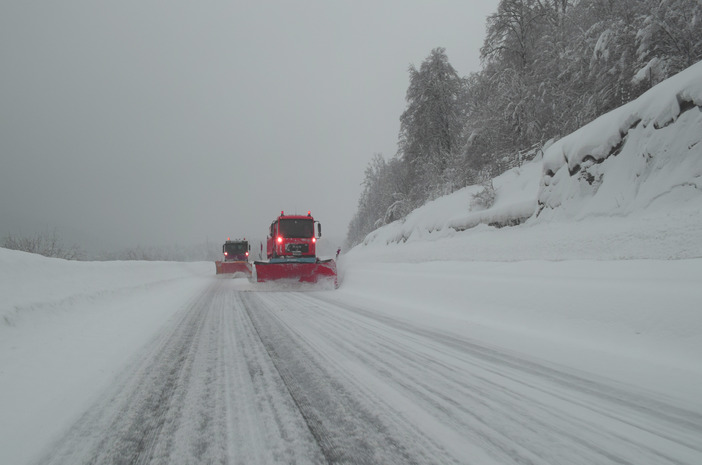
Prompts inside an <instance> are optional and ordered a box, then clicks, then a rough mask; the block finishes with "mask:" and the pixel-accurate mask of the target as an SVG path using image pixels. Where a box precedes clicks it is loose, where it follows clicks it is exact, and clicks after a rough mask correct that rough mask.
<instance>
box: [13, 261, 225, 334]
mask: <svg viewBox="0 0 702 465" xmlns="http://www.w3.org/2000/svg"><path fill="white" fill-rule="evenodd" d="M212 270H214V265H213V264H212V263H179V262H139V261H110V262H79V261H69V260H62V259H56V258H47V257H42V256H40V255H36V254H30V253H25V252H18V251H16V250H8V249H4V248H0V295H1V296H2V299H0V326H2V325H14V324H16V323H17V320H18V319H19V318H22V317H24V318H26V317H28V316H29V315H30V314H31V313H32V312H39V311H49V312H51V311H55V310H57V309H60V308H61V307H62V306H63V304H65V303H70V302H75V301H78V300H81V299H82V300H89V299H94V298H98V297H101V296H102V297H105V296H106V295H107V294H119V293H120V292H122V291H123V292H131V291H132V290H133V289H134V288H135V287H142V288H143V287H145V286H150V285H156V284H157V283H163V282H168V281H172V280H177V279H182V278H186V277H192V276H194V275H198V274H204V273H206V272H208V271H212Z"/></svg>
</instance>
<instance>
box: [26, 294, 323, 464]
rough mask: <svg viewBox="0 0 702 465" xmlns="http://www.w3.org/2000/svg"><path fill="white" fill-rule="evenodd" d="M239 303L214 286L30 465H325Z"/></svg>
mask: <svg viewBox="0 0 702 465" xmlns="http://www.w3.org/2000/svg"><path fill="white" fill-rule="evenodd" d="M238 296H239V293H238V291H237V290H236V288H235V286H234V284H233V281H232V280H213V284H212V285H211V286H210V288H208V289H207V290H206V292H204V293H203V294H202V295H200V296H199V297H198V298H197V299H194V300H193V301H192V302H191V303H190V305H188V306H187V308H185V309H184V310H183V311H181V312H180V313H179V314H177V316H176V317H175V318H174V319H173V320H172V321H171V322H170V323H169V324H168V325H167V327H165V328H164V330H163V331H162V332H161V333H160V334H159V335H158V336H157V337H156V338H155V339H154V340H152V342H151V343H150V344H148V346H147V347H145V348H144V350H143V351H141V352H140V353H139V356H138V357H136V359H135V360H134V361H133V363H132V364H131V365H130V366H129V367H128V368H127V369H126V370H125V371H124V372H123V373H121V374H120V375H119V376H118V377H117V378H116V380H115V381H116V382H115V385H114V386H113V387H112V388H111V389H110V390H109V392H107V393H106V394H105V395H104V396H103V397H102V398H101V400H99V401H98V402H97V403H96V404H95V405H94V406H93V407H92V408H91V409H89V410H88V411H87V412H86V413H85V414H84V415H83V416H82V417H81V418H80V420H79V421H78V422H77V423H76V424H75V425H74V426H73V427H72V428H70V430H69V431H68V432H67V434H66V435H65V436H64V437H63V438H61V439H60V440H59V441H57V442H56V443H55V444H54V445H53V447H51V449H50V450H48V451H47V452H46V454H45V456H44V458H43V459H42V460H41V461H40V462H39V463H42V464H71V465H72V464H76V463H89V464H193V463H207V464H210V463H232V464H242V465H243V464H247V465H248V464H270V463H280V464H288V463H309V464H322V463H324V462H325V460H324V457H323V456H322V454H321V452H320V451H319V449H318V447H317V445H316V443H315V441H314V438H313V437H312V436H311V434H310V432H309V430H308V429H307V426H306V424H305V422H304V420H303V419H302V418H301V417H300V415H299V412H298V411H297V410H296V408H295V405H294V403H293V401H292V400H291V399H290V396H289V394H288V392H287V390H286V389H285V386H284V385H283V383H282V381H281V380H280V378H279V376H278V374H277V371H276V369H275V367H274V366H273V365H272V363H271V361H270V359H269V357H268V354H267V352H266V350H265V348H264V347H263V346H262V345H261V342H260V340H259V339H258V338H257V336H256V333H255V331H254V329H253V328H252V327H251V324H250V321H249V320H248V318H246V316H245V312H244V310H243V308H242V304H241V300H240V298H239V297H238Z"/></svg>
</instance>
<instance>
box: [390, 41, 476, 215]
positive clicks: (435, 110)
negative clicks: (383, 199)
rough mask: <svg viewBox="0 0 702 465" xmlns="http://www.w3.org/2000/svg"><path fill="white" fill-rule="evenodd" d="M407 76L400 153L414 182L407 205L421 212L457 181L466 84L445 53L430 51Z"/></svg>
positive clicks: (401, 121)
mask: <svg viewBox="0 0 702 465" xmlns="http://www.w3.org/2000/svg"><path fill="white" fill-rule="evenodd" d="M409 74H410V84H409V87H408V89H407V96H406V100H407V108H406V109H405V111H404V112H403V113H402V116H400V137H399V151H398V154H399V156H400V159H401V160H402V161H403V162H404V163H405V164H406V165H407V170H408V172H409V176H410V179H411V182H412V185H411V190H410V192H409V193H408V194H409V201H410V202H411V203H412V204H413V206H414V207H417V206H419V205H422V204H423V203H424V202H425V201H426V200H427V199H429V198H431V197H433V196H436V194H437V191H441V190H442V189H444V187H445V186H446V184H447V183H450V182H451V181H452V180H453V176H452V170H451V169H452V166H453V165H454V164H455V163H454V159H455V158H456V157H458V155H459V154H460V152H461V149H462V145H463V143H462V135H463V128H464V126H465V112H464V105H463V96H464V93H465V81H464V80H463V79H462V78H461V77H460V76H459V75H458V73H457V72H456V70H455V69H454V68H453V66H451V64H450V63H449V61H448V57H447V56H446V51H445V49H443V48H435V49H434V50H432V51H431V53H430V54H429V56H428V57H427V58H426V59H425V60H424V62H422V64H421V66H420V68H419V69H416V68H415V67H414V66H413V65H412V66H410V67H409Z"/></svg>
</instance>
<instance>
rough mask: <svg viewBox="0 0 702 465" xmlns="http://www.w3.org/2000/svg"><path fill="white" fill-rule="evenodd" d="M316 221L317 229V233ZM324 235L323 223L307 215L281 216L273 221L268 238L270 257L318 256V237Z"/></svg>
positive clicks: (267, 247) (267, 249)
mask: <svg viewBox="0 0 702 465" xmlns="http://www.w3.org/2000/svg"><path fill="white" fill-rule="evenodd" d="M315 223H316V224H317V231H316V234H315ZM321 235H322V225H321V224H320V223H319V222H317V221H315V220H314V218H312V214H311V213H310V212H307V215H306V216H305V215H286V214H285V212H282V211H281V212H280V216H279V217H278V218H276V219H275V221H273V222H272V223H271V226H270V228H269V231H268V237H267V239H266V255H267V257H268V259H269V260H270V259H276V258H281V259H288V258H290V259H293V258H297V259H304V258H308V259H309V258H316V257H317V238H318V237H321Z"/></svg>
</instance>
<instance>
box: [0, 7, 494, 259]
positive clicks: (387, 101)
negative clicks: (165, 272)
mask: <svg viewBox="0 0 702 465" xmlns="http://www.w3.org/2000/svg"><path fill="white" fill-rule="evenodd" d="M497 4H498V1H497V0H493V1H477V0H476V1H460V0H453V1H437V2H428V1H419V0H416V1H415V0H412V1H405V0H392V1H328V0H313V1H305V2H288V1H267V2H232V1H207V2H186V1H181V0H178V1H171V2H156V1H141V0H138V1H134V0H128V1H111V2H93V1H89V0H86V1H78V0H65V1H61V2H50V1H43V2H22V1H10V2H3V4H2V6H0V58H1V59H2V75H1V77H0V105H1V106H0V108H1V110H0V236H1V237H4V236H6V235H7V234H16V235H31V234H35V233H36V232H37V231H41V230H56V231H58V233H59V235H60V237H61V238H62V239H63V240H64V241H65V242H67V243H70V244H74V243H75V244H78V245H80V246H81V247H83V248H84V249H85V250H87V251H91V252H94V251H97V250H117V249H119V248H127V247H133V246H152V245H164V244H195V243H201V242H204V241H210V242H215V243H220V242H222V241H224V240H225V239H226V238H227V237H241V236H247V237H251V238H257V237H264V236H265V232H266V230H267V227H268V225H269V224H270V221H272V220H273V219H274V217H275V216H277V215H278V214H279V213H280V211H281V210H285V211H286V212H290V213H306V212H307V211H308V210H309V211H311V212H312V214H313V216H315V218H316V219H317V220H319V221H321V223H322V224H323V233H324V237H325V238H326V239H327V240H328V241H330V242H333V243H334V245H333V247H334V248H335V247H336V246H337V245H341V241H342V240H343V238H344V237H345V236H346V232H347V227H348V223H349V221H350V220H351V217H352V216H353V214H354V213H355V211H356V205H357V202H358V197H359V195H360V193H361V182H362V181H363V173H364V169H365V167H366V165H367V164H368V162H369V161H370V160H371V158H372V157H373V154H374V153H382V154H383V155H384V156H385V157H386V158H388V159H389V158H390V157H392V156H394V155H395V153H396V150H397V136H398V132H399V128H400V125H399V118H400V115H401V113H402V111H403V110H404V109H405V106H406V102H405V92H406V90H407V86H408V84H409V77H408V72H407V69H408V66H409V65H410V64H414V65H415V66H417V67H418V66H419V65H420V64H421V62H422V61H423V60H424V59H425V58H426V57H427V56H428V55H429V53H430V52H431V50H432V49H433V48H435V47H445V48H446V53H447V55H448V57H449V60H450V62H451V64H452V65H453V66H454V67H455V68H456V70H457V71H458V73H459V74H460V75H468V74H469V73H471V72H474V71H478V70H479V68H480V63H479V49H480V46H481V45H482V41H483V39H484V32H485V19H486V17H487V16H488V15H489V14H491V13H493V12H494V11H495V10H496V8H497ZM329 245H331V244H329Z"/></svg>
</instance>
